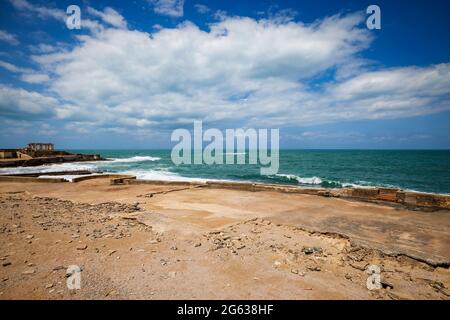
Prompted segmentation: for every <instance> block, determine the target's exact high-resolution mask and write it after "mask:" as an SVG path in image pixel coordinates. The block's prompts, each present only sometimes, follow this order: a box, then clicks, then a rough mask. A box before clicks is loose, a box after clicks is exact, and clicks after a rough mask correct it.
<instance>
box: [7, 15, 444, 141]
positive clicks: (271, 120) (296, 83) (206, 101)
mask: <svg viewBox="0 0 450 320" xmlns="http://www.w3.org/2000/svg"><path fill="white" fill-rule="evenodd" d="M92 10H95V9H92ZM111 10H112V9H111ZM108 12H109V13H110V14H111V12H112V11H108V10H107V9H105V10H104V11H102V12H101V11H97V10H95V11H91V14H92V15H96V16H98V17H100V18H101V19H102V21H103V22H105V21H106V22H107V23H108V24H109V25H112V26H114V27H115V28H109V27H104V26H102V25H93V26H92V30H94V29H95V30H96V31H95V32H93V33H92V34H89V35H83V36H80V37H78V40H79V42H78V43H76V44H75V45H74V46H73V47H72V49H70V50H69V49H68V48H64V49H62V48H56V49H55V50H53V51H51V52H49V53H43V54H40V55H35V56H33V60H34V62H36V63H38V64H39V65H40V69H41V70H51V71H52V74H51V77H48V78H45V76H44V75H41V78H40V80H41V81H46V83H47V87H46V88H47V90H46V92H48V94H49V95H52V96H53V97H55V98H53V97H45V96H43V95H42V94H39V93H32V92H28V91H26V92H21V94H18V92H16V91H11V90H13V89H12V88H7V89H5V92H3V93H2V94H3V96H6V97H8V99H9V100H8V101H12V99H14V98H16V99H18V100H20V101H21V103H16V104H13V103H12V102H10V104H9V105H21V106H22V107H21V108H18V107H17V108H16V110H26V108H24V107H23V106H24V105H25V101H26V100H27V99H31V102H30V103H33V104H32V105H34V109H36V108H38V107H39V106H40V107H41V109H42V110H46V111H47V112H48V111H49V110H50V109H49V107H48V106H49V105H51V106H52V108H51V110H52V112H51V115H53V117H55V118H57V119H64V120H65V121H67V120H69V121H72V122H73V123H76V126H75V127H76V128H79V129H80V130H86V131H89V130H94V129H95V130H97V129H98V130H100V131H104V132H124V131H125V130H130V131H133V132H139V133H141V134H146V133H150V132H154V130H164V129H166V128H171V127H174V126H181V125H183V124H191V122H192V120H194V119H202V120H204V121H206V122H217V123H218V124H217V125H221V124H224V123H233V126H265V127H278V126H279V127H283V126H286V127H287V126H290V127H293V126H294V127H301V126H308V125H313V124H320V123H327V122H341V121H348V120H363V119H386V118H389V119H391V118H398V117H408V116H416V115H423V114H429V113H433V112H439V111H443V110H448V109H450V105H449V104H448V103H447V101H448V97H449V95H450V63H447V64H440V65H432V66H428V67H420V68H419V67H414V66H411V67H403V68H392V69H378V70H375V71H370V68H371V67H372V66H370V65H369V64H368V62H367V61H365V60H363V59H361V58H360V54H361V52H362V51H363V50H364V49H366V48H368V47H369V46H370V43H371V40H372V38H371V33H370V32H369V31H368V30H367V29H366V28H365V27H364V25H362V24H361V22H363V17H362V16H360V15H358V14H350V15H345V16H342V15H336V16H333V17H328V18H325V19H323V20H320V21H316V22H314V23H312V24H303V23H300V22H299V23H296V22H293V21H290V20H291V19H290V18H289V15H292V14H293V13H289V12H288V13H284V16H283V15H281V16H283V17H284V18H283V19H281V18H280V15H279V16H277V17H278V18H273V19H262V20H254V19H251V18H242V17H227V16H224V17H223V20H222V21H220V22H217V23H215V24H212V25H211V26H210V30H208V31H205V30H201V29H199V28H198V27H197V26H195V25H194V24H192V23H190V22H185V23H183V24H181V25H179V26H178V27H176V28H164V27H160V28H155V31H154V32H153V33H152V34H149V33H146V32H142V31H137V30H128V29H126V28H124V27H125V26H126V22H125V21H124V20H121V19H112V20H111V19H109V22H108V20H107V19H106V18H104V17H103V16H102V14H108ZM114 12H115V11H114ZM111 16H115V17H117V16H116V15H115V14H114V13H113V14H111ZM275 16H276V15H275ZM275 16H274V17H275ZM102 17H103V18H102ZM120 17H121V16H120ZM112 21H113V22H112ZM0 66H1V65H0ZM3 67H4V68H8V67H9V68H10V69H11V66H7V67H5V65H3ZM22 71H23V70H22ZM17 72H19V71H17ZM36 73H38V72H36ZM40 73H42V72H39V74H40ZM324 74H328V75H329V74H332V75H333V74H335V77H334V78H333V79H332V80H325V79H326V78H325V77H323V75H324ZM27 79H28V80H30V79H31V81H33V77H31V78H30V76H29V77H28V78H27ZM24 80H25V79H24ZM34 80H36V81H39V75H37V74H36V75H35V76H34ZM14 90H19V89H14ZM33 94H36V95H37V97H39V99H35V97H34V96H33ZM46 98H47V99H50V101H51V102H52V103H49V101H46V100H45V99H46ZM0 99H1V97H0ZM5 99H6V98H5ZM5 99H3V100H5ZM0 101H1V100H0ZM63 102H64V103H63ZM41 104H42V105H41ZM5 106H6V104H5ZM5 108H6V107H5ZM8 108H10V107H8ZM8 110H9V109H8ZM31 110H33V108H31ZM21 112H22V111H21ZM23 112H24V113H27V114H28V113H29V111H23ZM2 114H3V115H4V113H2ZM14 116H17V112H16V113H15V114H14ZM318 134H322V135H323V134H324V133H318ZM303 138H306V137H303Z"/></svg>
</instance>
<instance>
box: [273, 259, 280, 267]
mask: <svg viewBox="0 0 450 320" xmlns="http://www.w3.org/2000/svg"><path fill="white" fill-rule="evenodd" d="M279 266H281V262H280V261H275V262H274V263H273V267H274V268H278V267H279Z"/></svg>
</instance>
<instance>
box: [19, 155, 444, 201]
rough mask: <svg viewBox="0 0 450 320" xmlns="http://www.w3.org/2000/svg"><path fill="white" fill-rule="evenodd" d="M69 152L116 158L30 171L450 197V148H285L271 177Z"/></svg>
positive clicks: (244, 169)
mask: <svg viewBox="0 0 450 320" xmlns="http://www.w3.org/2000/svg"><path fill="white" fill-rule="evenodd" d="M71 151H73V152H80V153H90V154H92V153H95V154H100V155H102V156H103V157H105V158H108V159H112V160H111V161H102V162H89V163H66V164H60V165H50V166H42V167H40V168H36V167H35V168H26V170H32V171H36V169H39V170H43V171H52V170H53V171H61V170H74V169H83V168H87V169H98V170H103V171H108V172H127V173H132V174H136V175H137V176H138V177H139V178H146V179H162V180H198V179H200V180H208V179H209V180H235V181H254V182H265V183H279V184H292V185H302V186H307V187H313V186H316V187H329V188H332V187H347V186H386V187H399V188H402V189H406V190H415V191H422V192H432V193H443V194H450V150H281V151H280V169H279V172H278V174H276V175H272V176H262V175H260V170H259V169H260V167H259V166H258V165H236V164H235V165H226V164H224V165H205V164H203V165H180V166H176V165H174V164H173V163H172V161H171V158H170V152H171V151H170V150H71ZM17 169H20V168H17ZM23 169H24V170H25V168H23Z"/></svg>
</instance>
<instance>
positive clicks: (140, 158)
mask: <svg viewBox="0 0 450 320" xmlns="http://www.w3.org/2000/svg"><path fill="white" fill-rule="evenodd" d="M109 160H111V162H144V161H158V160H161V158H159V157H151V156H135V157H131V158H112V159H109Z"/></svg>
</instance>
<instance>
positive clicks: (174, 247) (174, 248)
mask: <svg viewBox="0 0 450 320" xmlns="http://www.w3.org/2000/svg"><path fill="white" fill-rule="evenodd" d="M170 250H174V251H176V250H178V248H177V247H176V246H172V247H170Z"/></svg>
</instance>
